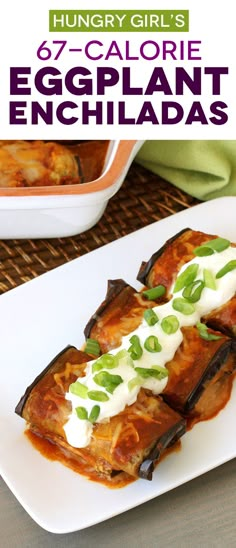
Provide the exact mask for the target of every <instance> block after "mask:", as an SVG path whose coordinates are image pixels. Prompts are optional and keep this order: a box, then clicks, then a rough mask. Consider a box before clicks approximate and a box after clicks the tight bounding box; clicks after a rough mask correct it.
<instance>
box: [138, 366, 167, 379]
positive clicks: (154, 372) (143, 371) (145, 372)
mask: <svg viewBox="0 0 236 548" xmlns="http://www.w3.org/2000/svg"><path fill="white" fill-rule="evenodd" d="M135 371H137V373H138V374H139V375H140V377H143V378H144V379H148V378H149V377H154V378H155V379H158V380H159V381H160V380H161V379H164V378H165V377H167V376H168V370H167V369H165V367H161V366H160V365H155V366H153V367H152V368H150V369H148V368H146V367H135Z"/></svg>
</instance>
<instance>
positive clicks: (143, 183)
mask: <svg viewBox="0 0 236 548" xmlns="http://www.w3.org/2000/svg"><path fill="white" fill-rule="evenodd" d="M197 203H199V202H198V200H196V199H195V198H192V197H191V196H189V195H187V194H185V193H184V192H182V191H181V190H179V189H177V188H175V187H174V186H173V185H171V184H169V183H167V182H166V181H164V180H163V179H161V178H160V177H159V176H158V175H155V174H153V173H151V172H150V171H148V170H146V169H144V168H143V167H141V166H139V165H138V164H136V163H133V164H132V166H131V168H130V170H129V172H128V174H127V176H126V179H125V181H124V183H123V185H122V187H121V189H120V190H119V192H118V193H117V194H116V195H115V196H114V197H113V198H112V199H111V200H110V202H109V204H108V207H107V209H106V211H105V213H104V215H103V217H102V219H101V220H100V221H99V222H98V223H97V225H96V226H95V227H93V228H92V229H90V230H88V231H87V232H84V233H83V234H78V235H77V236H73V237H68V238H58V239H55V238H54V239H47V240H46V239H44V240H0V293H4V292H5V291H8V290H9V289H12V288H14V287H16V286H18V285H20V284H22V283H24V282H27V281H29V280H31V279H32V278H34V277H36V276H38V275H39V274H43V273H44V272H47V271H48V270H50V269H52V268H54V267H57V266H59V265H61V264H63V263H65V262H67V261H70V260H71V259H75V258H76V257H80V256H81V255H84V254H85V253H88V252H89V251H92V250H94V249H96V248H98V247H100V246H102V245H104V244H107V243H109V242H112V241H113V240H116V239H118V238H120V237H121V236H125V235H126V234H129V233H131V232H133V231H135V230H138V229H139V228H142V227H144V226H146V225H148V224H150V223H153V222H154V221H159V220H160V219H163V218H164V217H167V216H168V215H172V214H173V213H177V212H178V211H181V210H183V209H185V208H188V207H191V206H193V205H196V204H197Z"/></svg>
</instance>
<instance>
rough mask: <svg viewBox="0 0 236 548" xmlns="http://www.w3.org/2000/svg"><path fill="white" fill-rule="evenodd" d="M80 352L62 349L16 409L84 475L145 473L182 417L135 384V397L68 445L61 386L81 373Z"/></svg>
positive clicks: (178, 430) (180, 429)
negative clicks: (81, 442)
mask: <svg viewBox="0 0 236 548" xmlns="http://www.w3.org/2000/svg"><path fill="white" fill-rule="evenodd" d="M85 357H86V355H85V354H84V353H83V352H80V351H78V350H77V349H76V348H74V347H68V348H66V349H65V350H64V351H62V352H61V353H60V354H59V355H58V356H56V358H55V359H54V360H53V361H52V362H51V363H50V364H49V366H48V367H47V368H46V369H45V370H44V371H43V372H42V373H41V374H40V375H39V376H38V377H37V378H36V379H35V381H34V382H33V383H32V385H31V386H29V387H28V388H27V390H26V392H25V394H24V396H23V397H22V398H21V400H20V402H19V404H18V405H17V406H16V413H17V414H19V415H20V416H22V417H23V418H24V419H25V420H26V422H27V425H28V428H29V429H30V430H31V431H32V432H33V433H35V434H37V435H38V436H40V437H41V438H44V439H46V440H48V441H50V442H51V443H52V444H55V445H56V446H57V447H58V448H59V449H60V450H61V451H62V452H63V454H64V455H67V457H68V462H69V461H70V460H73V461H76V462H77V464H78V466H79V465H80V471H81V473H84V474H85V475H87V476H88V477H91V476H92V477H93V479H98V480H102V479H104V480H106V482H108V484H109V483H110V484H111V485H112V484H117V474H118V473H124V474H125V475H127V476H128V477H129V476H131V477H134V478H137V477H138V476H139V475H140V476H141V477H145V478H147V479H151V476H152V470H153V468H154V465H155V463H156V461H158V459H159V458H160V456H161V455H162V453H163V452H164V451H165V449H166V447H167V446H169V445H170V444H171V443H173V442H175V441H176V440H177V439H178V438H179V437H180V436H181V435H182V434H183V433H184V432H185V420H184V419H183V418H182V417H181V416H180V414H179V413H178V412H177V411H175V410H173V409H171V408H170V407H169V406H168V404H166V403H165V402H164V401H163V400H162V398H160V397H158V396H153V395H151V394H150V392H148V391H145V390H143V389H141V390H140V392H139V394H138V397H137V400H136V401H135V403H133V404H132V405H130V406H126V407H125V409H124V410H123V411H122V412H121V413H119V414H118V415H116V416H114V417H112V418H111V419H110V420H109V421H105V422H102V423H97V424H95V426H94V429H93V434H92V439H91V441H90V443H89V445H88V446H87V447H85V448H82V449H80V448H75V447H72V446H71V445H69V443H68V442H67V439H66V435H65V431H64V428H63V427H64V425H65V423H66V422H67V420H68V417H69V415H70V413H71V403H70V402H69V401H68V400H67V399H66V392H67V391H68V388H69V385H70V384H71V383H72V382H74V381H75V379H76V378H78V377H81V376H83V375H84V371H85V367H86V362H85V361H84V359H85ZM78 420H79V419H78ZM91 471H92V472H91Z"/></svg>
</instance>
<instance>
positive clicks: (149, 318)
mask: <svg viewBox="0 0 236 548" xmlns="http://www.w3.org/2000/svg"><path fill="white" fill-rule="evenodd" d="M143 317H144V319H145V320H146V322H147V324H148V325H150V326H151V325H155V324H156V323H157V322H158V316H157V315H156V312H154V310H153V309H152V308H147V310H145V312H144V315H143Z"/></svg>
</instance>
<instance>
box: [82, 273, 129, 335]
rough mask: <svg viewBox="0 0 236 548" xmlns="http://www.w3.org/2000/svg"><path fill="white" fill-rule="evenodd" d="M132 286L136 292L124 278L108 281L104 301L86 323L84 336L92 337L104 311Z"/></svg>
mask: <svg viewBox="0 0 236 548" xmlns="http://www.w3.org/2000/svg"><path fill="white" fill-rule="evenodd" d="M128 287H129V288H130V291H133V293H135V289H134V288H133V287H132V286H129V285H128V284H127V283H126V282H125V281H124V280H122V279H117V280H108V282H107V292H106V296H105V299H104V301H102V303H101V304H100V305H99V307H98V308H97V310H96V311H95V312H94V314H93V315H92V316H91V318H90V319H89V321H88V323H87V324H86V326H85V328H84V336H85V338H86V339H88V338H89V337H90V334H91V331H92V328H93V327H94V325H95V324H96V322H97V321H98V319H99V318H100V317H101V316H102V315H103V313H104V311H105V310H106V308H107V307H108V305H109V304H111V303H112V302H113V301H114V300H115V298H116V297H117V296H118V295H120V293H121V292H122V291H124V289H126V288H128Z"/></svg>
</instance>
